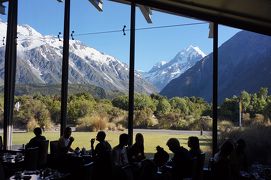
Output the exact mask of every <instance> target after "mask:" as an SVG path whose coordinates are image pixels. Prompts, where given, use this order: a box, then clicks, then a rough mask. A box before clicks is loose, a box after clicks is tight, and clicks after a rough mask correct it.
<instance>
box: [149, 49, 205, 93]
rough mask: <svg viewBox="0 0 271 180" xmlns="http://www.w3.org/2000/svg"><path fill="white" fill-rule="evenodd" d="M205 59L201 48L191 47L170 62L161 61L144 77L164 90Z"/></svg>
mask: <svg viewBox="0 0 271 180" xmlns="http://www.w3.org/2000/svg"><path fill="white" fill-rule="evenodd" d="M203 57H205V54H204V53H203V52H202V51H201V50H200V48H198V47H195V46H192V45H190V46H189V47H187V48H186V49H183V50H181V51H180V52H179V53H177V54H176V56H175V57H174V58H173V59H172V60H170V61H169V62H166V61H161V62H159V63H157V64H155V65H154V66H153V67H152V69H151V70H150V71H149V72H147V73H145V74H144V77H145V78H146V79H147V80H148V81H150V82H151V83H152V84H153V85H154V86H155V87H156V88H157V89H158V90H162V89H163V88H164V87H165V86H166V85H167V84H168V83H169V82H170V81H171V80H172V79H175V78H177V77H179V76H180V75H181V74H182V73H184V72H185V71H186V70H187V69H189V68H191V67H192V66H193V65H195V63H196V62H198V61H199V60H201V59H202V58H203Z"/></svg>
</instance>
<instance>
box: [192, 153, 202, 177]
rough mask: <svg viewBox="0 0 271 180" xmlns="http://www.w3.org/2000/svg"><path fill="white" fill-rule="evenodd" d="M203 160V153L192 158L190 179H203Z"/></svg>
mask: <svg viewBox="0 0 271 180" xmlns="http://www.w3.org/2000/svg"><path fill="white" fill-rule="evenodd" d="M204 161H205V153H201V154H200V155H199V156H198V157H197V158H194V159H193V160H192V171H193V174H192V179H193V180H201V179H203V166H204Z"/></svg>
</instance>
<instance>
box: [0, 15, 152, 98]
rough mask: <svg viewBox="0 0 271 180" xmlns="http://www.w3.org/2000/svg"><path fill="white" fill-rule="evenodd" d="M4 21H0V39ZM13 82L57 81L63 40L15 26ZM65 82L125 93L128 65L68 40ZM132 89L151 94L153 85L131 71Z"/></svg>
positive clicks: (0, 67)
mask: <svg viewBox="0 0 271 180" xmlns="http://www.w3.org/2000/svg"><path fill="white" fill-rule="evenodd" d="M6 29H7V24H6V23H5V22H3V21H1V20H0V39H2V38H3V37H5V35H6ZM17 36H18V40H17V71H16V82H17V83H20V84H40V83H41V84H59V83H61V69H62V51H63V41H59V39H58V38H56V37H53V36H43V35H42V34H40V33H39V32H37V31H36V30H35V29H33V28H32V27H30V26H28V25H22V26H18V35H17ZM4 51H5V46H4V45H3V43H0V81H1V82H3V79H4V57H5V53H4ZM69 83H71V84H92V85H96V86H99V87H102V88H104V89H106V90H120V91H126V92H128V84H129V67H128V65H127V64H125V63H122V62H121V61H119V60H118V59H117V58H115V57H113V56H110V55H106V54H104V53H102V52H99V51H98V50H96V49H94V48H91V47H88V46H86V45H84V44H83V43H81V42H80V41H77V40H70V55H69ZM135 91H137V92H146V93H152V92H155V88H154V87H153V86H152V85H151V84H149V83H148V82H146V81H145V80H144V79H143V78H142V77H141V75H140V73H138V72H136V73H135Z"/></svg>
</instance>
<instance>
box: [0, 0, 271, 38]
mask: <svg viewBox="0 0 271 180" xmlns="http://www.w3.org/2000/svg"><path fill="white" fill-rule="evenodd" d="M6 1H7V0H0V2H6ZM111 1H115V2H119V3H125V4H130V3H131V2H132V1H135V2H136V3H137V4H141V5H145V6H149V7H151V8H152V9H153V10H157V11H162V12H167V13H173V14H176V15H181V16H188V17H193V18H197V19H200V20H205V21H212V22H216V23H218V24H223V25H227V26H232V27H236V28H240V29H245V30H249V31H254V32H258V33H262V34H267V35H271V0H111Z"/></svg>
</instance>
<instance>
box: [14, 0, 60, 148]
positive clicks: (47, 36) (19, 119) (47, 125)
mask: <svg viewBox="0 0 271 180" xmlns="http://www.w3.org/2000/svg"><path fill="white" fill-rule="evenodd" d="M48 12H50V13H51V14H48ZM63 14H64V13H63V4H61V3H58V2H57V1H50V2H47V1H46V2H45V1H31V0H26V1H23V2H22V1H19V6H18V30H17V31H18V34H17V36H18V39H17V70H16V85H15V98H14V103H15V105H14V106H15V107H14V114H13V138H12V142H13V149H18V148H20V147H22V146H23V144H24V145H25V144H27V143H28V142H29V140H30V139H31V138H32V137H34V136H35V135H34V134H33V129H34V128H35V127H41V129H42V130H43V135H44V136H45V137H46V138H47V139H48V140H53V139H54V138H52V137H53V136H54V137H56V138H57V137H59V119H60V87H61V86H60V83H61V65H62V43H63V41H59V39H58V37H57V35H58V32H60V31H62V29H63Z"/></svg>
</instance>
